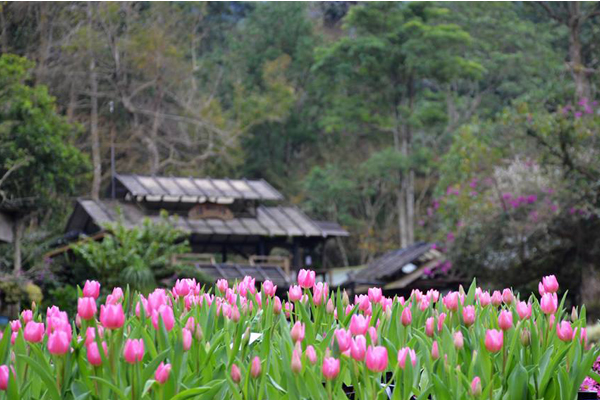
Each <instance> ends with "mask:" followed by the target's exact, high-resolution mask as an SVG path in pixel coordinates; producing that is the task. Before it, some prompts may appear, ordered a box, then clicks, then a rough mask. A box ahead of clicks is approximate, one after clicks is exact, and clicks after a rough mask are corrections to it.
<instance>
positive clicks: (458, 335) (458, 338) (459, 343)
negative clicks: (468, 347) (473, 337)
mask: <svg viewBox="0 0 600 400" xmlns="http://www.w3.org/2000/svg"><path fill="white" fill-rule="evenodd" d="M464 345H465V342H464V338H463V334H462V332H460V331H458V332H454V347H456V348H457V349H462V348H463V347H464Z"/></svg>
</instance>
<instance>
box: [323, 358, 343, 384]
mask: <svg viewBox="0 0 600 400" xmlns="http://www.w3.org/2000/svg"><path fill="white" fill-rule="evenodd" d="M322 371H323V376H324V377H325V379H327V380H332V379H335V377H336V376H338V374H339V373H340V360H338V359H336V358H333V357H325V358H324V359H323V368H322Z"/></svg>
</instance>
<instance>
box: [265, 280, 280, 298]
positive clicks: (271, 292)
mask: <svg viewBox="0 0 600 400" xmlns="http://www.w3.org/2000/svg"><path fill="white" fill-rule="evenodd" d="M262 287H263V292H265V294H266V295H267V296H269V297H273V296H275V292H277V285H273V282H271V281H269V280H266V281H264V282H263V285H262Z"/></svg>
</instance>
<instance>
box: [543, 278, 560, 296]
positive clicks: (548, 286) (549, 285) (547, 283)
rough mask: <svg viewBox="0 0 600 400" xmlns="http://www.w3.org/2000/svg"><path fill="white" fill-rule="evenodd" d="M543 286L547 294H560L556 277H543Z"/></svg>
mask: <svg viewBox="0 0 600 400" xmlns="http://www.w3.org/2000/svg"><path fill="white" fill-rule="evenodd" d="M542 285H544V290H545V291H546V293H556V292H558V281H557V280H556V276H554V275H549V276H545V277H543V278H542Z"/></svg>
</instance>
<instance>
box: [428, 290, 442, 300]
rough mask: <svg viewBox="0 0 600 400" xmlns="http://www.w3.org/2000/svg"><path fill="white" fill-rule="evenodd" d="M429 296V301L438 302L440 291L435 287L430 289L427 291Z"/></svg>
mask: <svg viewBox="0 0 600 400" xmlns="http://www.w3.org/2000/svg"><path fill="white" fill-rule="evenodd" d="M427 297H428V298H429V301H431V302H432V303H436V302H437V301H438V300H439V298H440V292H438V291H437V290H435V289H429V290H428V291H427Z"/></svg>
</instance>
